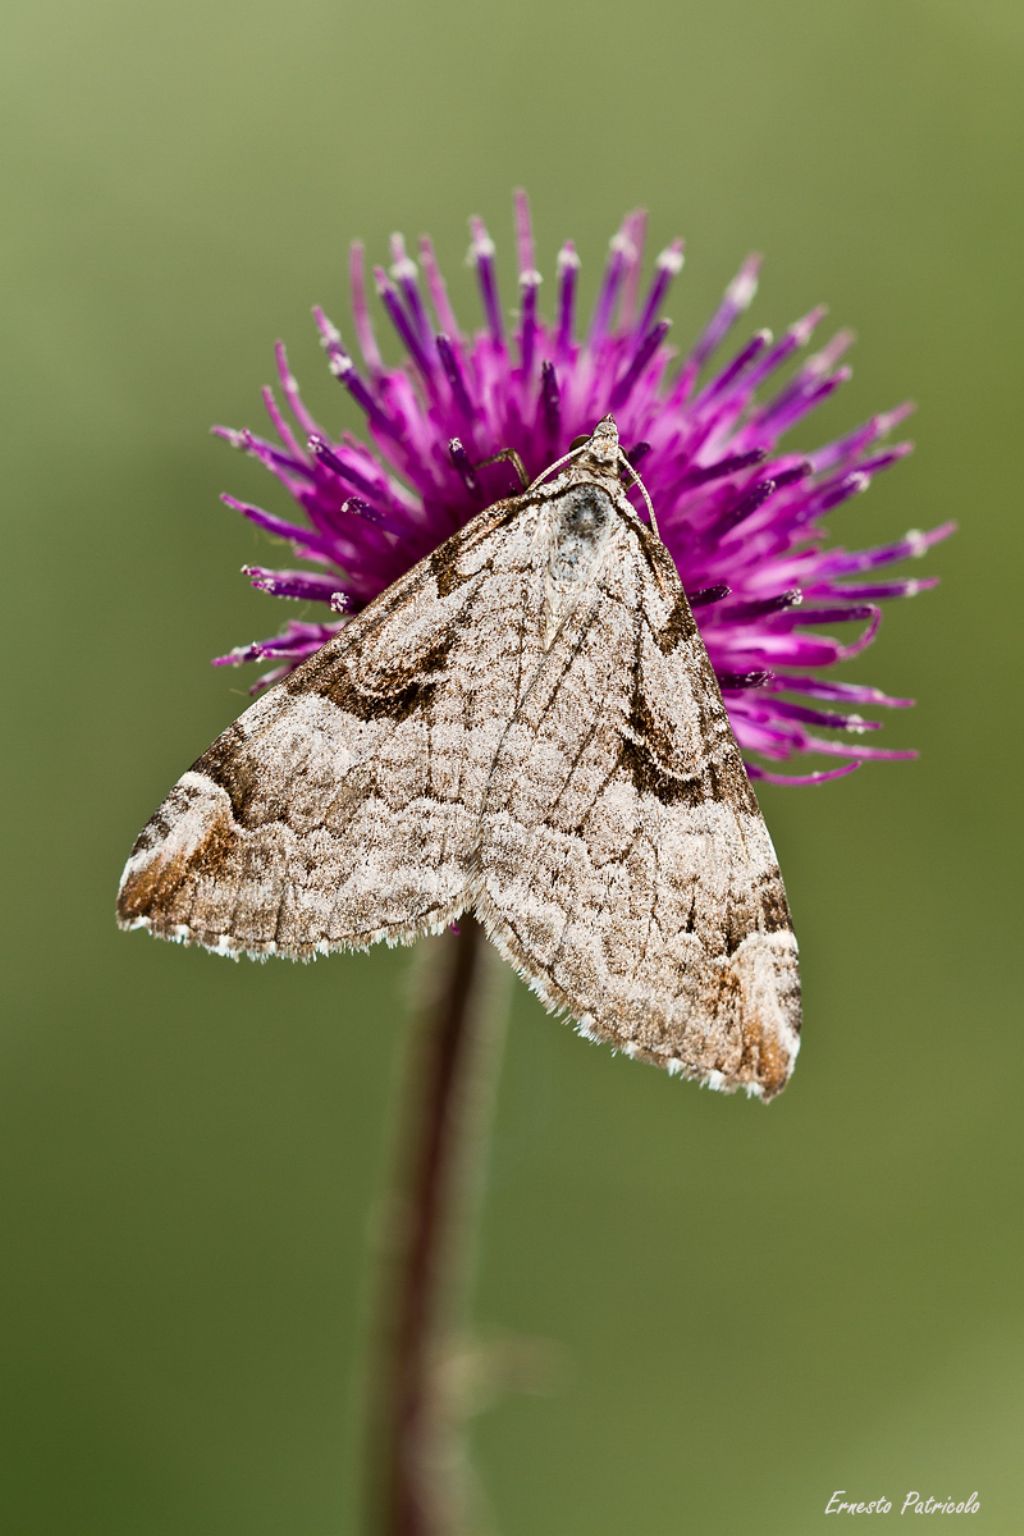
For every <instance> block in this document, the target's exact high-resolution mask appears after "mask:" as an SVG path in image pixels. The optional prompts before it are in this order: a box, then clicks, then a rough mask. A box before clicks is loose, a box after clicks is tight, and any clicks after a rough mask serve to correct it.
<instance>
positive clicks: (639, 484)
mask: <svg viewBox="0 0 1024 1536" xmlns="http://www.w3.org/2000/svg"><path fill="white" fill-rule="evenodd" d="M619 463H620V464H621V465H622V466H623V468H624V469H627V470H628V471H629V475H630V480H631V482H632V484H633V485H635V486H636V488H637V490H638V491H639V492H640V495H641V496H642V497H643V499H644V505H645V506H646V508H647V514H648V516H649V517H650V519H651V527H652V528H653V529H654V531H655V533H656V534H657V535H658V538H659V539H661V533H660V532H659V530H658V520H657V518H656V517H655V515H654V504H653V502H652V501H651V498H650V496H649V495H648V494H647V487H646V485H644V483H643V481H642V480H641V479H640V476H639V475H638V474H637V472H636V470H635V469H634V468H633V466H632V464H631V463H630V462H629V460H628V459H627V458H626V455H625V454H624V453H622V452H621V451H620V453H619Z"/></svg>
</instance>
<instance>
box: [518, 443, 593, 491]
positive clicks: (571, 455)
mask: <svg viewBox="0 0 1024 1536" xmlns="http://www.w3.org/2000/svg"><path fill="white" fill-rule="evenodd" d="M589 444H590V438H589V437H588V438H586V439H585V440H584V441H583V442H582V443H579V444H578V445H577V446H576V447H575V448H570V449H569V452H568V453H563V454H562V457H561V458H560V459H556V460H555V462H554V463H553V464H549V465H548V467H547V469H544V470H542V471H541V473H540V474H539V475H538V476H537V478H536V480H534V481H532V482H531V484H530V485H528V486H527V488H526V489H527V491H528V492H529V491H532V490H535V489H536V487H537V486H538V485H540V484H541V482H542V481H544V480H546V479H547V478H548V476H549V475H553V474H554V472H555V470H556V469H561V467H562V465H563V464H568V463H569V461H570V459H578V458H579V456H580V454H581V453H582V452H583V450H584V448H586V447H588V446H589Z"/></svg>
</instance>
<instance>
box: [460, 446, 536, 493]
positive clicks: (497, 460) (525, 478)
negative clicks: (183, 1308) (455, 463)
mask: <svg viewBox="0 0 1024 1536" xmlns="http://www.w3.org/2000/svg"><path fill="white" fill-rule="evenodd" d="M502 462H505V463H508V464H511V465H512V468H513V469H514V470H515V472H516V474H517V475H518V476H519V485H520V489H521V490H524V491H525V490H527V489H528V488H529V485H530V477H529V475H528V474H527V473H526V466H525V465H524V463H523V461H522V459H521V458H520V457H519V455H518V453H517V452H516V450H515V449H514V448H503V449H502V450H501V452H500V453H492V454H491V456H490V458H489V459H478V460H477V462H476V463H475V464H474V465H473V468H474V469H483V468H484V467H485V465H487V464H501V463H502Z"/></svg>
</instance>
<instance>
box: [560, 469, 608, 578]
mask: <svg viewBox="0 0 1024 1536" xmlns="http://www.w3.org/2000/svg"><path fill="white" fill-rule="evenodd" d="M556 505H557V519H556V522H555V527H554V543H553V546H552V550H551V578H552V580H553V581H554V582H555V583H557V584H558V585H559V586H560V585H562V584H563V583H564V582H573V581H580V580H584V579H586V577H587V576H588V575H589V574H590V572H591V571H592V569H593V565H594V560H595V557H596V556H597V555H598V554H599V552H600V550H601V548H602V547H603V545H604V543H605V541H606V539H607V537H608V534H609V532H610V530H611V527H612V521H613V518H614V515H615V513H614V508H613V506H612V502H611V498H610V496H609V495H608V493H607V491H603V490H601V488H600V486H597V485H576V486H573V487H572V488H571V489H570V490H568V491H566V492H564V494H563V495H561V496H559V497H558V501H557V504H556Z"/></svg>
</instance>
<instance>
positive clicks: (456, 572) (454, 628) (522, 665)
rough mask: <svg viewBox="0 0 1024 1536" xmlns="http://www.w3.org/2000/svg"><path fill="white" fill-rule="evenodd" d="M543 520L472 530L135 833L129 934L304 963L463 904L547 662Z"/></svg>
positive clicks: (121, 909) (504, 511)
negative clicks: (497, 781)
mask: <svg viewBox="0 0 1024 1536" xmlns="http://www.w3.org/2000/svg"><path fill="white" fill-rule="evenodd" d="M536 510H537V509H536V505H535V504H533V503H531V502H530V501H529V499H525V498H520V499H517V500H516V501H514V502H506V503H498V504H496V505H495V506H494V507H492V508H491V509H490V510H489V511H488V512H487V513H483V514H481V515H480V517H478V518H477V519H475V520H474V522H473V523H471V524H470V525H468V527H467V528H466V529H465V530H463V531H462V532H461V533H459V534H456V535H455V536H454V537H453V538H452V539H450V540H449V541H448V542H447V543H446V544H445V545H443V546H442V547H441V549H439V550H438V551H436V552H435V554H434V555H433V556H432V557H431V558H430V559H428V560H426V561H424V562H422V563H421V564H420V565H419V566H417V567H415V568H414V569H413V570H412V571H410V572H409V573H408V575H406V576H405V577H404V578H402V579H401V580H400V581H399V582H397V583H396V584H395V585H394V586H393V587H391V588H389V590H388V591H387V592H385V593H384V594H383V595H382V596H381V597H380V598H379V599H377V601H376V602H374V603H373V604H371V605H370V606H369V607H367V609H366V610H365V611H364V612H363V613H362V614H359V615H357V616H356V617H355V618H354V619H353V620H352V621H351V622H350V623H349V624H348V625H347V626H346V627H345V629H344V630H343V631H342V632H341V633H340V634H339V635H338V636H337V637H336V638H335V639H333V640H332V641H330V642H329V643H328V644H327V645H326V646H324V647H323V649H322V650H321V651H319V652H318V653H317V654H316V655H315V656H313V657H311V658H310V659H309V660H308V661H307V662H305V663H304V664H303V665H302V666H301V667H299V668H298V669H297V671H296V672H294V673H293V674H292V676H291V677H290V678H289V679H288V680H287V681H286V682H284V683H281V684H279V685H278V686H277V687H275V688H273V689H272V690H270V692H268V693H267V694H266V696H265V697H264V698H262V699H260V700H259V701H258V702H257V703H256V704H254V705H252V707H251V708H250V709H248V710H246V712H245V713H244V714H243V715H242V716H241V717H240V719H238V720H237V721H236V722H235V724H234V725H232V726H231V727H230V728H229V729H228V730H227V731H225V732H224V734H223V735H222V736H220V737H218V739H217V740H216V741H215V742H214V743H213V745H212V746H211V747H210V748H209V749H208V750H207V751H206V752H204V753H203V755H202V757H201V758H199V760H198V761H197V762H196V763H195V764H194V765H193V767H192V768H191V769H190V770H189V772H188V773H186V774H184V775H183V777H182V778H181V779H180V780H179V781H178V783H177V784H176V785H175V787H174V789H173V790H172V791H171V793H170V795H169V796H168V797H167V799H166V800H165V801H164V803H163V805H162V806H161V807H160V809H159V810H158V811H157V812H156V814H155V815H154V816H153V817H152V818H151V820H150V821H149V823H148V824H147V826H146V827H145V828H144V829H143V831H142V833H141V835H140V836H139V839H138V841H137V843H136V845H135V848H134V850H133V852H132V856H131V858H130V859H129V862H128V865H127V868H126V870H125V873H124V876H123V879H122V884H121V890H120V893H119V898H118V914H119V918H120V920H121V922H122V924H123V925H124V926H126V927H147V928H149V929H151V930H152V932H154V933H156V934H159V935H161V936H163V937H165V938H174V939H179V940H182V941H184V942H186V943H196V944H201V945H204V946H205V947H207V948H210V949H214V950H218V951H220V952H223V953H238V952H242V953H247V954H252V955H266V954H274V953H278V954H283V955H287V956H291V957H299V958H305V957H308V956H310V955H312V954H314V953H316V952H322V951H326V950H330V949H335V948H359V947H362V946H365V945H368V944H371V943H374V942H375V941H376V940H379V939H385V940H388V941H389V942H393V943H399V942H407V941H408V940H410V939H411V938H413V937H414V936H415V935H416V934H417V933H419V932H423V931H425V930H427V929H430V928H433V927H440V926H443V925H444V924H445V923H447V922H449V921H450V920H451V919H452V918H453V917H454V916H456V915H457V914H458V913H459V912H460V911H462V910H463V909H464V908H465V905H466V898H465V891H466V884H467V879H468V877H469V871H470V865H471V862H472V859H473V856H474V854H475V851H476V848H477V843H478V839H479V820H480V814H481V810H482V805H483V795H484V789H485V786H486V782H487V776H488V773H489V770H490V767H491V763H492V761H493V758H494V754H495V751H496V749H497V744H498V741H499V739H500V735H501V733H502V732H503V731H504V729H505V727H506V725H507V723H508V721H509V719H510V718H511V717H512V716H513V715H514V714H515V711H516V708H517V705H518V694H519V690H521V689H522V688H523V687H524V686H525V682H524V678H525V677H526V676H527V675H528V674H530V673H531V672H532V671H533V670H534V669H535V667H536V665H537V663H538V660H539V654H540V641H539V637H538V635H537V632H536V621H537V616H538V614H539V612H540V608H541V604H542V597H541V593H540V586H539V583H542V580H543V574H542V571H541V570H540V567H539V566H538V563H537V557H536V553H535V548H534V546H535V542H536V541H535V539H534V529H535V523H536ZM531 615H532V616H533V619H534V624H533V628H532V630H531V627H530V616H531Z"/></svg>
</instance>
